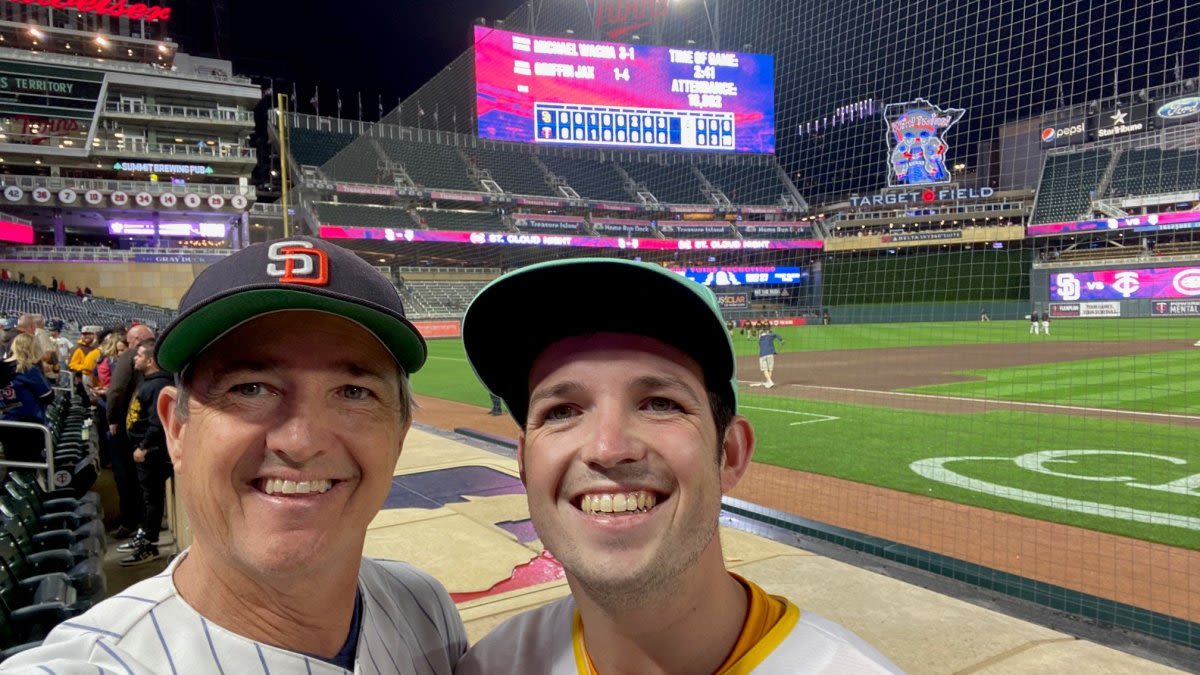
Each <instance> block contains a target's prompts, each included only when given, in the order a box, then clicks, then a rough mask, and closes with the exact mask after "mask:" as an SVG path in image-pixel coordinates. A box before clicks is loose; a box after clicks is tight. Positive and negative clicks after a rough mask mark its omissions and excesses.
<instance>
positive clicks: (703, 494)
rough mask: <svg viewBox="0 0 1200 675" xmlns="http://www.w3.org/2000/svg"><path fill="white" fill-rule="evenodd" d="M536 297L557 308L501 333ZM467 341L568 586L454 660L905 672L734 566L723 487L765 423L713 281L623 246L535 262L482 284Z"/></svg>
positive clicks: (685, 669) (505, 667)
mask: <svg viewBox="0 0 1200 675" xmlns="http://www.w3.org/2000/svg"><path fill="white" fill-rule="evenodd" d="M596 280H603V283H602V284H600V285H599V286H596V285H595V283H594V282H595V281H596ZM591 287H595V288H596V289H597V292H595V293H588V294H586V297H582V296H581V294H579V293H572V294H570V296H569V297H564V296H563V295H561V294H560V293H559V291H558V290H556V289H581V288H591ZM530 306H533V307H538V308H549V309H550V310H551V311H552V312H553V314H554V317H555V318H554V321H553V322H551V323H549V324H547V325H546V326H545V327H544V328H543V329H542V330H540V331H536V332H534V333H531V334H528V335H523V336H522V340H521V341H519V342H517V343H516V344H514V343H513V342H512V341H506V340H497V339H496V328H497V327H498V326H504V325H508V324H510V323H511V321H512V315H513V311H514V308H517V307H530ZM463 342H464V346H465V347H466V351H467V357H468V359H469V360H470V362H471V365H472V366H473V367H474V368H475V372H476V374H477V375H478V376H479V377H480V379H481V380H482V381H483V383H484V384H485V385H486V386H487V387H488V388H489V389H490V390H491V391H493V392H494V393H496V394H497V395H499V396H500V397H501V398H502V399H504V402H505V403H506V404H507V407H508V409H509V411H510V413H511V414H512V416H513V417H514V418H515V419H516V421H517V423H518V424H519V425H520V426H521V434H520V437H519V444H518V449H517V461H518V463H519V465H520V471H521V479H522V481H523V482H524V484H525V488H526V492H527V494H528V500H529V513H530V516H531V517H532V519H533V524H534V527H535V528H536V529H537V533H538V536H539V537H540V538H541V540H542V542H543V543H544V544H545V546H546V549H547V550H548V551H549V552H550V553H552V554H553V555H554V557H555V558H557V559H558V560H559V561H560V562H561V563H562V565H563V569H564V570H565V571H566V576H567V582H568V584H569V585H570V588H571V596H570V597H567V598H563V599H561V600H558V601H556V602H552V603H550V604H548V605H545V606H543V607H540V608H538V609H535V610H532V611H530V612H526V613H524V614H521V615H518V616H516V617H514V618H512V619H509V620H508V621H506V622H505V623H503V624H501V625H500V626H499V627H497V628H496V629H495V630H494V631H493V632H492V633H491V634H489V635H488V636H487V637H485V638H484V639H483V640H482V641H481V642H479V643H478V644H477V645H475V646H474V647H472V649H471V651H470V652H469V653H468V655H467V657H466V659H465V660H464V662H463V667H462V668H460V673H514V672H527V673H549V674H552V675H554V674H558V673H563V674H567V673H570V674H574V673H584V672H587V673H601V674H606V673H641V672H662V673H705V674H707V673H725V672H738V673H749V672H755V673H801V672H813V671H819V670H825V669H828V670H835V671H838V672H855V673H881V672H895V671H896V668H895V666H893V665H892V664H891V663H890V662H889V661H888V660H887V659H886V658H885V657H884V656H882V655H881V654H879V653H878V652H877V651H876V650H875V649H874V648H872V647H871V646H870V645H868V644H866V643H865V642H864V641H863V640H862V639H860V638H859V637H857V636H856V635H854V634H853V633H851V632H850V631H848V630H846V629H845V628H843V627H841V626H839V625H837V624H834V623H832V622H830V621H828V620H826V619H823V618H821V617H819V616H817V615H814V614H812V613H811V612H807V611H801V610H800V609H799V608H797V607H796V605H794V604H792V603H791V602H790V601H788V600H787V599H785V598H781V597H775V596H771V595H768V594H767V593H766V592H764V591H763V589H762V588H760V587H759V586H758V585H756V584H754V583H753V582H750V581H748V580H746V579H743V578H742V577H739V576H737V575H735V574H732V573H730V572H728V571H727V570H726V569H725V561H724V558H723V556H722V552H721V542H720V538H719V537H718V519H719V516H720V512H721V495H722V493H725V492H728V491H729V490H730V489H732V488H733V487H734V485H736V484H737V482H738V480H739V479H740V478H741V477H742V474H743V473H744V472H745V471H746V469H747V467H748V466H749V465H750V459H751V456H752V454H753V451H754V430H753V429H752V428H751V425H750V423H749V421H747V420H746V419H745V418H744V417H740V416H738V415H737V397H736V386H737V385H736V379H735V378H736V373H735V358H734V352H733V344H732V342H731V341H730V337H729V333H728V331H727V330H726V329H725V324H724V321H723V320H722V319H721V314H720V308H719V305H718V304H717V299H716V296H715V295H713V293H712V292H711V291H710V290H709V289H707V288H706V287H704V286H701V285H699V284H696V283H694V282H692V281H690V280H688V279H686V278H684V277H681V276H679V275H676V274H674V273H673V272H671V271H669V270H666V269H664V268H662V267H658V266H655V265H648V264H643V263H636V262H630V261H625V260H616V259H604V260H600V259H583V260H574V261H554V262H550V263H543V264H539V265H533V266H530V267H527V268H524V269H519V270H516V271H514V272H510V273H509V274H506V275H505V276H503V277H500V278H499V279H497V280H496V281H494V282H492V283H491V284H489V285H488V286H487V287H485V288H484V289H483V291H481V292H480V294H479V295H478V296H477V297H476V298H475V300H474V301H473V302H472V303H471V306H470V307H469V308H468V310H467V313H466V316H465V318H464V320H463Z"/></svg>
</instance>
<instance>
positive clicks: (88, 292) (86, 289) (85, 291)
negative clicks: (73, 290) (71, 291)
mask: <svg viewBox="0 0 1200 675" xmlns="http://www.w3.org/2000/svg"><path fill="white" fill-rule="evenodd" d="M83 294H84V295H86V296H87V297H89V298H90V297H92V288H91V287H90V286H84V287H83Z"/></svg>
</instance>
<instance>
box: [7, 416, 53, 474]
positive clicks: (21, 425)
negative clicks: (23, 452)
mask: <svg viewBox="0 0 1200 675" xmlns="http://www.w3.org/2000/svg"><path fill="white" fill-rule="evenodd" d="M7 428H12V429H38V430H40V431H41V432H42V436H43V437H44V438H45V439H46V445H45V448H46V461H44V462H17V461H14V460H11V459H0V466H7V467H12V468H14V469H45V470H46V479H47V481H48V484H47V485H45V486H43V487H44V488H46V489H47V490H49V489H50V484H53V481H54V438H53V437H52V436H51V435H50V428H49V427H47V426H46V425H44V424H37V423H35V422H10V421H0V429H7Z"/></svg>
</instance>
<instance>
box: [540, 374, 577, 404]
mask: <svg viewBox="0 0 1200 675" xmlns="http://www.w3.org/2000/svg"><path fill="white" fill-rule="evenodd" d="M583 388H584V387H583V383H581V382H576V381H573V380H568V381H566V382H559V383H557V384H555V385H553V386H550V387H546V388H545V389H536V390H534V391H533V393H532V394H530V396H529V407H530V408H532V407H533V406H534V404H536V403H538V402H539V401H544V400H546V399H548V398H558V397H560V396H567V395H570V394H573V393H576V392H579V391H583Z"/></svg>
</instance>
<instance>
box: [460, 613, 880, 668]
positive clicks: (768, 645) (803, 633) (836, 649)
mask: <svg viewBox="0 0 1200 675" xmlns="http://www.w3.org/2000/svg"><path fill="white" fill-rule="evenodd" d="M578 617H579V613H578V611H577V610H576V608H575V601H574V600H573V599H572V598H571V597H570V596H568V597H566V598H563V599H561V600H558V601H555V602H552V603H550V604H547V605H543V606H541V607H538V608H537V609H533V610H530V611H528V612H525V613H524V614H519V615H517V616H515V617H513V618H511V619H509V620H507V621H505V622H504V623H502V624H500V625H499V626H497V627H496V628H495V629H494V630H492V632H490V633H488V634H487V635H486V636H485V637H484V638H483V639H482V640H480V641H479V642H478V643H476V644H475V646H473V647H471V649H470V651H468V652H467V655H466V656H465V657H463V660H462V663H460V664H459V666H458V670H457V671H456V675H491V674H492V673H539V674H545V675H577V674H578V675H591V673H589V670H588V666H587V661H586V658H585V657H584V649H583V638H582V629H581V623H580V621H579V619H578ZM723 672H726V673H746V674H750V673H753V674H754V675H798V674H804V673H854V674H855V675H859V674H875V673H901V672H903V671H901V670H900V669H899V668H897V667H896V666H895V665H894V664H892V662H891V661H889V660H888V659H887V657H885V656H884V655H883V654H880V653H879V652H878V651H876V649H875V648H874V647H872V646H871V645H869V644H867V643H866V642H865V641H864V640H863V639H862V638H860V637H858V636H857V635H855V634H854V633H852V632H850V631H849V630H846V629H845V628H843V627H842V626H839V625H838V624H836V623H834V622H832V621H829V620H828V619H824V618H822V617H820V616H818V615H816V614H813V613H812V612H802V611H801V610H800V608H799V607H796V605H794V604H792V603H790V602H789V603H787V610H786V611H785V612H784V615H783V617H782V618H780V619H779V623H777V624H775V627H774V628H772V629H771V630H770V631H769V632H768V633H767V634H766V635H765V636H764V637H763V638H762V640H760V641H759V643H758V644H757V645H755V646H754V647H753V648H751V649H750V651H749V652H747V653H746V655H745V656H743V657H742V658H741V659H739V660H738V662H737V663H735V664H733V665H732V666H731V667H730V668H729V669H727V670H725V671H723Z"/></svg>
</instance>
